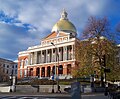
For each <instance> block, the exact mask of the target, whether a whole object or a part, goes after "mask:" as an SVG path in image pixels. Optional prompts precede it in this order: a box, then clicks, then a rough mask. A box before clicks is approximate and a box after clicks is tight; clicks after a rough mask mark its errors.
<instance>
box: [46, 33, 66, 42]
mask: <svg viewBox="0 0 120 99" xmlns="http://www.w3.org/2000/svg"><path fill="white" fill-rule="evenodd" d="M57 36H58V37H62V36H68V34H67V33H64V32H59V34H58V33H56V32H52V33H51V34H49V35H48V36H46V37H45V38H44V40H45V39H51V38H56V37H57Z"/></svg>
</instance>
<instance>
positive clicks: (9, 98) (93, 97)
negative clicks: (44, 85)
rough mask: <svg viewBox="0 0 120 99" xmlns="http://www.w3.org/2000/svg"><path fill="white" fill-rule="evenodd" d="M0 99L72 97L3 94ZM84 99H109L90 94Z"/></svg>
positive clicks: (66, 96)
mask: <svg viewBox="0 0 120 99" xmlns="http://www.w3.org/2000/svg"><path fill="white" fill-rule="evenodd" d="M0 99H71V96H70V95H66V94H44V95H23V94H19V95H15V94H8V95H7V94H1V95H0ZM82 99H109V98H108V97H107V96H104V95H103V94H89V95H82Z"/></svg>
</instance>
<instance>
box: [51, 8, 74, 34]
mask: <svg viewBox="0 0 120 99" xmlns="http://www.w3.org/2000/svg"><path fill="white" fill-rule="evenodd" d="M54 31H67V32H70V33H71V32H74V33H76V28H75V26H74V25H73V24H72V23H71V22H70V21H69V20H68V18H67V12H66V11H65V10H64V11H63V12H62V13H61V18H60V20H59V21H58V22H57V23H56V24H55V25H54V26H53V28H52V32H54Z"/></svg>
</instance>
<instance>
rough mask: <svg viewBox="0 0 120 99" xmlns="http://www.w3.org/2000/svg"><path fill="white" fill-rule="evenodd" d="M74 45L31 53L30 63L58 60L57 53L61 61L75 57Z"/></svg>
mask: <svg viewBox="0 0 120 99" xmlns="http://www.w3.org/2000/svg"><path fill="white" fill-rule="evenodd" d="M73 50H74V46H73V45H69V46H64V47H58V48H57V50H56V48H53V49H45V50H40V51H37V52H31V53H29V57H28V65H33V64H42V63H50V62H56V57H57V54H58V56H59V61H65V60H73V59H74V51H73Z"/></svg>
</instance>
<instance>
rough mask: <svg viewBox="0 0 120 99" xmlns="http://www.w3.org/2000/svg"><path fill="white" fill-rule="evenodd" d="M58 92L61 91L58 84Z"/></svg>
mask: <svg viewBox="0 0 120 99" xmlns="http://www.w3.org/2000/svg"><path fill="white" fill-rule="evenodd" d="M58 92H60V93H61V90H60V85H58Z"/></svg>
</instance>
